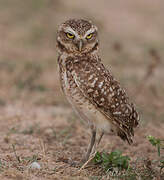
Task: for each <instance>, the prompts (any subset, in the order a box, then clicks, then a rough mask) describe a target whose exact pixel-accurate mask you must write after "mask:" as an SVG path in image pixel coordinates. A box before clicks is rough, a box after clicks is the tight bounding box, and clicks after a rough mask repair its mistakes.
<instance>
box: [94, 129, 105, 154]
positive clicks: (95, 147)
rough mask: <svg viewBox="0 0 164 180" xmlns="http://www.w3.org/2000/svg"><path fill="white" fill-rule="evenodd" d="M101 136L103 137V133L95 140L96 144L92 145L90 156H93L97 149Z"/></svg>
mask: <svg viewBox="0 0 164 180" xmlns="http://www.w3.org/2000/svg"><path fill="white" fill-rule="evenodd" d="M103 135H104V132H101V134H100V137H99V138H98V140H97V143H95V145H94V147H93V149H92V154H94V153H95V152H96V151H97V147H98V145H99V144H100V141H101V139H102V137H103Z"/></svg>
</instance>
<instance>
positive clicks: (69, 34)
mask: <svg viewBox="0 0 164 180" xmlns="http://www.w3.org/2000/svg"><path fill="white" fill-rule="evenodd" d="M66 35H67V37H68V38H69V39H73V38H74V37H75V36H74V35H73V34H71V33H66Z"/></svg>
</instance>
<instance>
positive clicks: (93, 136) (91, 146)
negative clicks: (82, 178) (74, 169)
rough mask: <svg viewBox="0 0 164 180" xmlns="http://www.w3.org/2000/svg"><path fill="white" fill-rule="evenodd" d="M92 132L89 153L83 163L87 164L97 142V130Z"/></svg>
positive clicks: (93, 129)
mask: <svg viewBox="0 0 164 180" xmlns="http://www.w3.org/2000/svg"><path fill="white" fill-rule="evenodd" d="M91 130H92V136H91V141H90V143H89V146H88V150H87V153H86V155H85V157H84V158H83V159H82V162H83V163H85V162H86V161H88V159H89V156H90V154H91V152H92V149H93V146H94V144H95V140H96V129H95V128H91Z"/></svg>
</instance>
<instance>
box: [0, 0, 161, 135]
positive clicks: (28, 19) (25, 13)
mask: <svg viewBox="0 0 164 180" xmlns="http://www.w3.org/2000/svg"><path fill="white" fill-rule="evenodd" d="M163 17H164V1H163V0H143V1H138V0H133V1H132V0H124V1H123V0H117V1H116V0H110V1H107V0H101V1H93V0H91V1H88V0H83V1H77V0H69V1H66V0H26V1H25V0H24V1H23V0H0V121H1V123H2V124H3V125H2V126H1V127H2V128H3V130H4V131H5V129H4V127H5V128H7V129H8V130H7V132H8V131H10V130H11V129H12V128H15V129H16V127H17V126H18V124H19V126H20V124H21V123H22V127H24V125H23V123H25V124H26V123H29V124H33V123H34V122H35V121H36V122H40V123H41V124H42V123H43V124H44V125H45V124H50V125H52V124H53V125H55V126H57V122H58V124H59V126H61V127H62V126H63V124H64V120H66V121H67V120H68V119H69V118H70V113H72V110H71V107H70V105H69V104H68V103H67V101H66V99H65V97H64V95H63V93H62V92H61V90H60V84H59V80H58V70H57V50H56V31H57V28H58V26H59V25H60V24H61V23H62V22H63V21H65V20H67V19H69V18H84V19H88V20H91V21H92V22H93V23H94V24H96V25H97V26H98V29H99V39H100V55H101V57H102V59H103V62H104V64H105V65H106V67H107V68H109V69H111V71H112V73H113V74H114V75H115V77H116V78H117V79H118V80H119V81H120V82H121V84H122V86H123V87H125V89H126V90H127V92H128V94H129V95H130V97H131V99H132V100H133V101H134V102H135V104H136V106H137V107H138V110H139V112H140V114H141V127H146V126H147V125H148V124H150V126H152V127H154V124H155V125H156V126H157V127H158V128H159V129H160V127H162V126H163V124H162V123H163V122H164V110H163V109H164V61H163V57H164V22H163ZM63 113H66V114H64V115H63ZM30 114H32V115H30ZM59 114H60V116H58V115H59ZM34 115H35V116H34ZM15 116H17V117H18V116H19V117H20V118H16V119H15ZM27 116H28V117H29V118H27ZM72 116H74V115H72V114H71V118H72ZM4 119H6V121H5V122H4V121H3V120H4ZM74 119H77V117H76V116H75V118H74ZM27 120H28V121H27ZM55 120H56V121H55ZM44 125H43V126H44ZM9 127H10V128H9ZM26 127H27V126H26ZM29 127H32V126H31V125H30V126H29ZM45 127H46V125H45ZM59 129H60V128H59ZM159 129H158V130H159ZM152 132H153V131H152ZM48 133H51V132H49V131H48ZM160 135H161V136H162V135H164V134H163V130H162V129H161V134H160Z"/></svg>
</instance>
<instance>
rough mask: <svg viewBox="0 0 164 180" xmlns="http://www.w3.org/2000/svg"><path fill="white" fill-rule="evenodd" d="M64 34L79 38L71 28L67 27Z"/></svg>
mask: <svg viewBox="0 0 164 180" xmlns="http://www.w3.org/2000/svg"><path fill="white" fill-rule="evenodd" d="M65 32H66V33H71V34H73V35H75V36H76V37H79V35H78V34H77V33H76V32H75V31H74V30H73V29H72V28H71V27H67V28H66V30H65Z"/></svg>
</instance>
